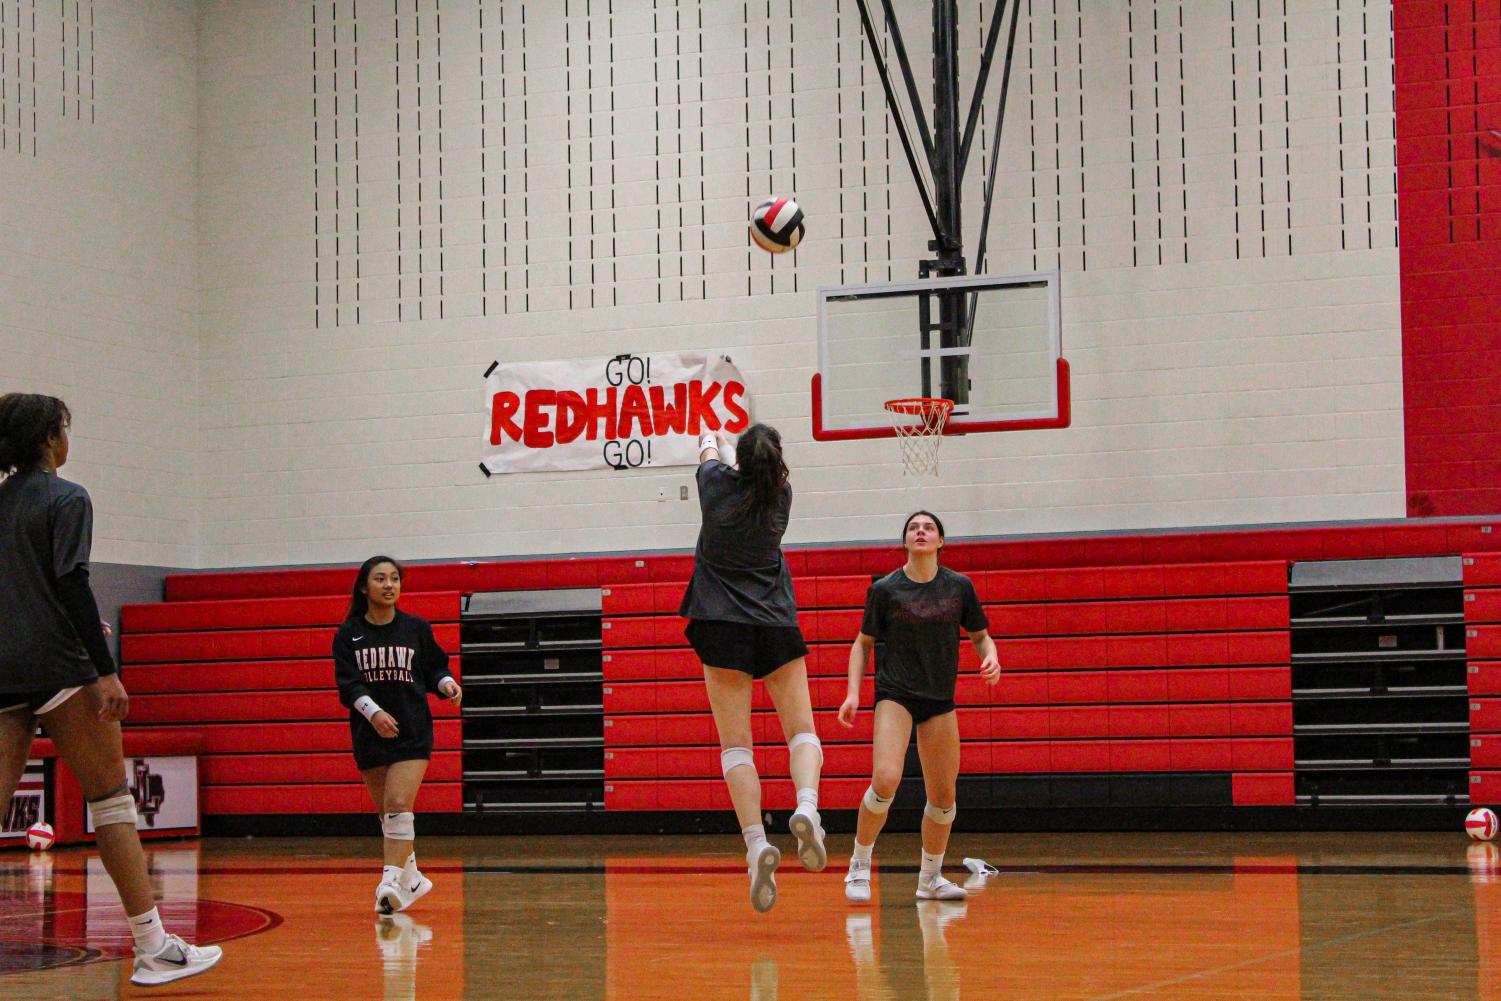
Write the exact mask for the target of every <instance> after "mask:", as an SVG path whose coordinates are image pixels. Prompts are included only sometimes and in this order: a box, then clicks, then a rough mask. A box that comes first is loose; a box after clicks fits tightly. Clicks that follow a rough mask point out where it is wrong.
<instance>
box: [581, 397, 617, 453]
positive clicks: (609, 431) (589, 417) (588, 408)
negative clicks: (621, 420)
mask: <svg viewBox="0 0 1501 1001" xmlns="http://www.w3.org/2000/svg"><path fill="white" fill-rule="evenodd" d="M584 399H585V403H584V420H586V421H588V422H589V423H588V430H589V440H590V441H593V440H594V439H596V438H598V437H599V421H600V420H601V419H603V420H604V422H605V440H607V441H613V440H614V438H615V387H614V386H611V387H610V388H609V389H607V390H605V402H603V403H600V402H599V390H597V389H592V388H591V389H586V390H584Z"/></svg>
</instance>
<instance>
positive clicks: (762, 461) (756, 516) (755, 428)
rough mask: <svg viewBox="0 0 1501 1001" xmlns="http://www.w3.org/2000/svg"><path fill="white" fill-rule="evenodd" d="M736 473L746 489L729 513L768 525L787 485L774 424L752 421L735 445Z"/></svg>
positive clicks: (773, 517)
mask: <svg viewBox="0 0 1501 1001" xmlns="http://www.w3.org/2000/svg"><path fill="white" fill-rule="evenodd" d="M735 455H736V457H737V459H738V462H739V466H740V474H741V476H742V478H743V479H744V481H745V484H746V486H747V488H748V489H747V490H746V492H745V496H744V497H742V498H741V499H740V503H739V504H737V505H736V506H735V508H734V510H733V511H732V512H731V517H733V518H735V519H736V520H743V521H753V522H760V523H761V524H764V525H772V524H773V523H774V522H775V520H776V514H777V508H778V506H779V501H780V500H781V497H782V488H783V487H785V486H786V485H787V463H786V462H784V461H783V460H782V436H781V435H780V434H778V433H777V430H776V428H773V427H769V426H767V425H765V424H752V425H751V426H750V427H749V428H747V429H746V431H745V433H744V434H742V435H741V436H740V440H739V442H737V443H736V446H735Z"/></svg>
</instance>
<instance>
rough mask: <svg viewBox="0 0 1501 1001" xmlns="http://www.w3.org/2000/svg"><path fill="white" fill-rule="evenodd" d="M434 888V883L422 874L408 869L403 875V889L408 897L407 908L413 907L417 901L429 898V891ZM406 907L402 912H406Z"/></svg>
mask: <svg viewBox="0 0 1501 1001" xmlns="http://www.w3.org/2000/svg"><path fill="white" fill-rule="evenodd" d="M432 888H433V881H432V880H430V879H428V878H427V877H426V876H424V875H422V873H421V872H418V871H416V870H411V869H408V870H405V871H403V872H402V874H401V889H402V892H403V893H404V894H405V895H406V899H407V902H406V907H411V906H412V905H413V904H415V903H416V902H417V901H419V900H421V899H422V898H423V897H425V896H427V894H428V891H430V890H431V889H432ZM406 907H403V908H402V910H406Z"/></svg>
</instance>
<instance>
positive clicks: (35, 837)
mask: <svg viewBox="0 0 1501 1001" xmlns="http://www.w3.org/2000/svg"><path fill="white" fill-rule="evenodd" d="M56 841H57V834H56V832H54V831H53V830H52V825H51V824H49V823H47V822H46V821H42V820H39V821H37V822H36V823H35V824H32V825H31V826H30V827H28V828H26V844H27V846H28V847H29V848H30V849H31V850H32V851H34V852H44V851H46V850H47V849H48V848H51V847H52V846H53V844H54V843H56Z"/></svg>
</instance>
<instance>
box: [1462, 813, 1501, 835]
mask: <svg viewBox="0 0 1501 1001" xmlns="http://www.w3.org/2000/svg"><path fill="white" fill-rule="evenodd" d="M1498 825H1501V821H1498V820H1497V819H1496V812H1495V811H1494V810H1489V809H1487V808H1485V807H1483V806H1482V807H1481V808H1480V809H1478V810H1471V811H1470V813H1469V816H1467V817H1465V833H1467V834H1468V835H1469V836H1470V837H1472V838H1474V839H1475V840H1476V841H1489V840H1490V839H1491V838H1494V837H1495V836H1496V828H1497V826H1498Z"/></svg>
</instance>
